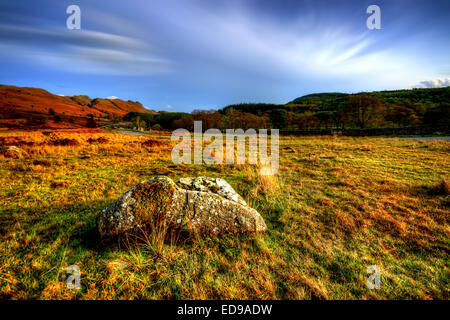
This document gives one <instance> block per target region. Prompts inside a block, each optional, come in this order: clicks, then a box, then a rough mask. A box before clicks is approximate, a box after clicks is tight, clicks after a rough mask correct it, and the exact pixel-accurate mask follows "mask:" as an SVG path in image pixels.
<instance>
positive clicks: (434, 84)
mask: <svg viewBox="0 0 450 320" xmlns="http://www.w3.org/2000/svg"><path fill="white" fill-rule="evenodd" d="M413 87H414V88H444V87H450V78H446V79H435V80H425V81H421V82H420V83H419V84H417V85H415V86H413Z"/></svg>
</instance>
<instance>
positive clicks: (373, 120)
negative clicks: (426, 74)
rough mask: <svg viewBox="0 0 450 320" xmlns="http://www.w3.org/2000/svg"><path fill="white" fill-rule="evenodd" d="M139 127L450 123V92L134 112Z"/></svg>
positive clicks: (131, 116) (324, 97)
mask: <svg viewBox="0 0 450 320" xmlns="http://www.w3.org/2000/svg"><path fill="white" fill-rule="evenodd" d="M124 120H127V121H133V122H134V123H135V124H136V127H139V128H146V129H150V128H157V129H160V128H162V129H172V130H173V129H177V128H186V129H188V130H193V126H194V121H202V125H203V130H206V129H209V128H218V129H225V128H242V129H248V128H254V129H260V128H277V129H284V130H309V129H349V128H360V129H366V128H385V127H408V126H420V125H442V124H444V125H446V124H449V123H450V87H446V88H433V89H412V90H397V91H378V92H368V93H357V94H345V93H319V94H310V95H306V96H302V97H300V98H297V99H294V100H293V101H291V102H288V103H286V104H268V103H240V104H233V105H228V106H226V107H224V108H222V109H220V110H194V111H193V112H192V113H183V112H164V111H161V112H159V114H147V113H137V112H131V113H128V114H127V115H126V116H125V117H124Z"/></svg>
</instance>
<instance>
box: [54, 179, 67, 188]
mask: <svg viewBox="0 0 450 320" xmlns="http://www.w3.org/2000/svg"><path fill="white" fill-rule="evenodd" d="M70 185H71V183H70V182H69V181H55V182H53V183H52V188H67V187H69V186H70Z"/></svg>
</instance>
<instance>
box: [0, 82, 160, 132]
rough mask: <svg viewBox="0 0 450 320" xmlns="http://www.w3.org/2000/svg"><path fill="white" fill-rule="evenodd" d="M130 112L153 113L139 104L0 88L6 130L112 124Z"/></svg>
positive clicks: (0, 119) (1, 116)
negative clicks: (30, 127)
mask: <svg viewBox="0 0 450 320" xmlns="http://www.w3.org/2000/svg"><path fill="white" fill-rule="evenodd" d="M129 112H143V113H148V112H152V111H150V110H147V109H145V108H144V107H143V105H142V104H141V103H140V102H137V101H123V100H121V99H101V98H96V99H91V98H90V97H88V96H85V95H79V96H72V97H68V96H67V97H66V96H58V95H55V94H52V93H50V92H48V91H46V90H43V89H38V88H28V87H16V86H8V85H0V123H1V124H2V126H7V127H29V126H41V127H42V126H50V127H65V126H85V125H86V122H87V120H88V119H90V118H93V119H95V120H96V121H99V122H109V121H111V120H115V119H119V118H120V117H122V116H124V115H125V114H127V113H129Z"/></svg>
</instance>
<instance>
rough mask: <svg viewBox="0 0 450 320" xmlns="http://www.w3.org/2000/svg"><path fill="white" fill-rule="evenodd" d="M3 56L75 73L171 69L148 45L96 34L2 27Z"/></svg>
mask: <svg viewBox="0 0 450 320" xmlns="http://www.w3.org/2000/svg"><path fill="white" fill-rule="evenodd" d="M0 38H2V44H1V45H0V48H3V52H8V54H10V53H11V52H13V53H14V54H15V56H22V57H24V58H26V59H27V60H31V61H35V62H37V63H40V64H44V65H45V66H46V67H51V68H55V69H58V70H61V69H62V70H65V71H68V72H74V73H87V74H117V75H148V74H154V73H159V72H165V71H168V70H169V69H170V63H169V61H168V60H167V59H165V58H162V57H159V56H158V55H157V54H156V53H154V52H153V48H152V47H151V46H150V45H148V44H147V43H145V42H144V41H141V40H138V39H134V38H131V37H125V36H120V35H115V34H110V33H105V32H98V31H92V30H83V29H82V30H79V31H78V30H77V31H69V30H66V29H63V28H51V29H42V30H41V29H35V28H29V27H23V26H13V25H4V24H3V25H0Z"/></svg>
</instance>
